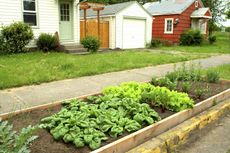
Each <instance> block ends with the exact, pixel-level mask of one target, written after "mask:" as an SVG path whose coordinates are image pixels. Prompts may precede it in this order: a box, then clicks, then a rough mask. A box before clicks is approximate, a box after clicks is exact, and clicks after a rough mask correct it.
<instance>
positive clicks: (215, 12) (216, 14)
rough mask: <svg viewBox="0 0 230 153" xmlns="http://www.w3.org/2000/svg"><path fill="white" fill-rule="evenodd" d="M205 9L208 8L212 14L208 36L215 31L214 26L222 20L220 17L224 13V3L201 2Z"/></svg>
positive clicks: (215, 0)
mask: <svg viewBox="0 0 230 153" xmlns="http://www.w3.org/2000/svg"><path fill="white" fill-rule="evenodd" d="M202 2H203V3H204V6H205V7H209V8H210V10H211V12H212V19H211V20H210V21H209V24H208V27H209V36H210V35H212V33H213V31H214V30H215V27H216V24H217V23H219V22H220V21H222V20H223V18H222V15H223V14H225V11H226V7H227V5H226V2H224V1H223V0H202Z"/></svg>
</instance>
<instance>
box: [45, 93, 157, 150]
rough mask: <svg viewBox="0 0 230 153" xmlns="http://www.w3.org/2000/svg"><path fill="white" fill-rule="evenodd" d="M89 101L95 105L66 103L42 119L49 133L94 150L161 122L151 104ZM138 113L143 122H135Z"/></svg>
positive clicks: (127, 100) (102, 99)
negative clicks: (121, 136) (110, 140)
mask: <svg viewBox="0 0 230 153" xmlns="http://www.w3.org/2000/svg"><path fill="white" fill-rule="evenodd" d="M90 100H94V101H96V102H92V101H91V102H92V103H87V102H84V101H80V100H71V101H68V102H64V103H63V105H64V107H63V108H62V109H61V111H60V112H58V113H57V114H54V115H53V116H50V117H47V118H44V119H42V120H41V122H42V127H43V128H46V129H48V130H50V133H51V134H52V135H53V137H54V139H56V140H60V139H63V140H64V142H66V143H71V142H72V143H74V144H75V146H76V147H83V146H85V145H89V147H90V148H91V149H97V148H99V147H100V146H101V142H102V141H104V140H107V139H108V136H110V137H117V136H119V135H122V134H123V133H124V132H125V131H128V132H133V131H136V130H138V129H140V128H141V127H142V126H146V125H150V124H152V123H154V122H157V121H159V120H160V117H159V115H158V114H157V113H156V112H155V111H154V110H153V109H151V108H150V107H149V105H148V104H144V103H143V104H142V103H139V102H137V101H134V100H133V99H131V98H118V97H113V96H111V95H108V96H106V95H105V96H97V97H90ZM137 114H139V115H141V117H142V118H143V119H142V120H143V121H142V122H140V123H139V122H137V121H135V118H134V117H135V116H138V115H137Z"/></svg>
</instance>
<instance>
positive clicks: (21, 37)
mask: <svg viewBox="0 0 230 153" xmlns="http://www.w3.org/2000/svg"><path fill="white" fill-rule="evenodd" d="M33 36H34V35H33V31H32V28H31V27H30V26H29V25H28V24H25V23H22V22H15V23H12V24H11V25H9V26H3V27H2V31H1V37H2V38H1V43H3V44H4V45H3V46H7V47H6V49H4V48H3V49H1V50H2V52H3V53H4V54H8V53H21V52H26V51H27V49H26V47H25V46H26V45H28V44H29V42H30V41H31V40H32V39H33Z"/></svg>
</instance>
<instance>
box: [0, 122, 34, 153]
mask: <svg viewBox="0 0 230 153" xmlns="http://www.w3.org/2000/svg"><path fill="white" fill-rule="evenodd" d="M37 130H38V127H37V126H35V127H32V126H31V125H30V126H28V127H27V128H23V129H22V130H21V131H20V133H18V134H17V133H16V131H13V126H12V125H10V124H8V122H7V121H0V152H1V153H30V149H29V146H30V144H31V143H32V142H33V141H34V140H35V139H37V136H32V134H33V133H34V132H35V131H37Z"/></svg>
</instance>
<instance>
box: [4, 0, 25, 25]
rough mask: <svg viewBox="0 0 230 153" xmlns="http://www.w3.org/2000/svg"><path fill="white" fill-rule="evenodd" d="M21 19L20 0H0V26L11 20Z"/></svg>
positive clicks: (7, 23)
mask: <svg viewBox="0 0 230 153" xmlns="http://www.w3.org/2000/svg"><path fill="white" fill-rule="evenodd" d="M14 21H15V22H17V21H22V2H21V0H12V1H11V2H9V0H1V1H0V27H1V26H2V25H3V26H4V25H9V24H10V23H12V22H14Z"/></svg>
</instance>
